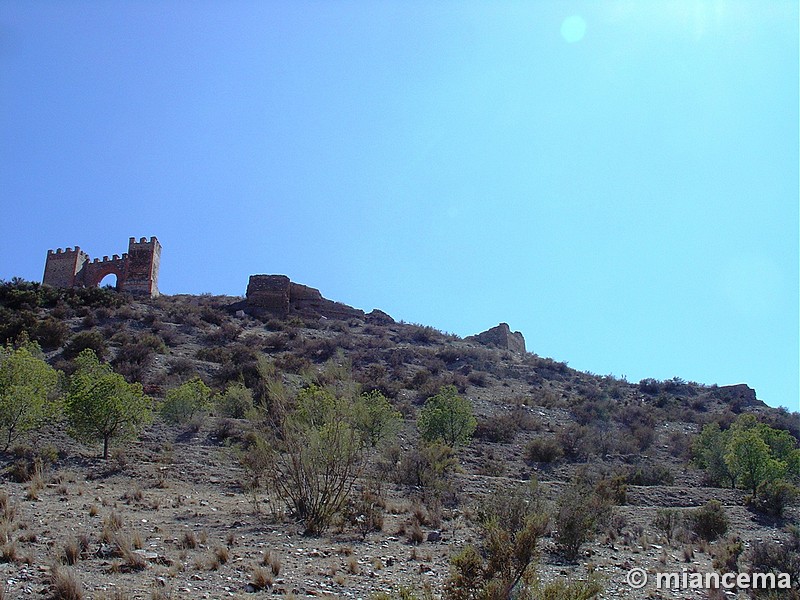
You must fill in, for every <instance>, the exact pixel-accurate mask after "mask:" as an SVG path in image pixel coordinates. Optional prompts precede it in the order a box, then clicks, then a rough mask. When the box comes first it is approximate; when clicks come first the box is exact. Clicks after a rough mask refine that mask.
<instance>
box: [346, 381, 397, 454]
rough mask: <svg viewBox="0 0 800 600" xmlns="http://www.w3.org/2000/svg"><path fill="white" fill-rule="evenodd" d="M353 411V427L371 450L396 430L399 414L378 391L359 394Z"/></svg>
mask: <svg viewBox="0 0 800 600" xmlns="http://www.w3.org/2000/svg"><path fill="white" fill-rule="evenodd" d="M355 409H356V410H355V415H354V417H355V427H356V429H358V430H359V431H360V432H361V433H362V434H363V435H364V438H365V439H366V441H367V442H368V443H369V445H370V446H372V447H373V448H374V447H375V446H377V445H378V442H380V441H381V440H382V439H384V438H386V437H387V436H389V435H391V434H392V433H394V432H395V431H396V430H397V426H398V423H399V422H400V413H399V412H398V411H396V410H395V409H394V408H393V407H392V405H391V404H390V403H389V401H388V400H387V399H386V396H384V395H383V394H381V393H380V392H379V391H378V390H373V391H371V392H364V393H363V394H361V398H360V401H359V402H358V403H357V404H356V406H355Z"/></svg>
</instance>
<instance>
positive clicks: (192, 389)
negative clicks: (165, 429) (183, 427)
mask: <svg viewBox="0 0 800 600" xmlns="http://www.w3.org/2000/svg"><path fill="white" fill-rule="evenodd" d="M209 398H211V389H210V388H209V387H208V386H207V385H206V384H205V383H203V380H202V379H200V378H199V377H193V378H192V379H190V380H189V381H187V382H185V383H183V384H181V385H179V386H178V387H176V388H172V389H171V390H168V391H167V395H166V399H165V400H164V404H162V405H161V409H160V412H161V416H162V417H163V418H164V420H165V421H167V422H168V423H173V424H176V423H188V422H189V421H190V420H191V419H192V418H193V417H194V416H195V415H196V414H197V413H199V412H201V411H203V410H206V409H207V408H208V407H209Z"/></svg>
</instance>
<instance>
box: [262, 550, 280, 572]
mask: <svg viewBox="0 0 800 600" xmlns="http://www.w3.org/2000/svg"><path fill="white" fill-rule="evenodd" d="M261 564H262V565H264V566H265V567H269V568H270V570H271V571H272V574H273V575H274V576H275V577H277V576H278V575H280V573H281V559H280V557H279V556H278V555H277V554H275V553H274V552H273V551H272V550H267V551H266V552H264V556H263V557H262V558H261Z"/></svg>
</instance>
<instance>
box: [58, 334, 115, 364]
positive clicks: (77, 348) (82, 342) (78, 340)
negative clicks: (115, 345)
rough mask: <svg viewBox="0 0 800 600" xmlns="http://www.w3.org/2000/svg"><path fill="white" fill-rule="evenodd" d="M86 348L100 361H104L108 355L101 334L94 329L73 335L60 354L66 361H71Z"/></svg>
mask: <svg viewBox="0 0 800 600" xmlns="http://www.w3.org/2000/svg"><path fill="white" fill-rule="evenodd" d="M86 348H90V349H91V350H94V353H95V354H96V355H97V358H99V359H100V360H104V359H105V357H106V355H107V354H108V346H106V340H105V338H104V337H103V334H101V333H100V332H99V331H97V330H96V329H92V330H90V331H81V332H80V333H78V334H76V335H74V336H73V337H72V339H71V340H70V341H69V342H68V343H67V346H66V347H65V348H64V351H63V353H62V354H63V356H64V358H66V359H67V360H72V359H74V358H75V357H76V356H78V354H80V353H81V352H82V351H84V350H85V349H86Z"/></svg>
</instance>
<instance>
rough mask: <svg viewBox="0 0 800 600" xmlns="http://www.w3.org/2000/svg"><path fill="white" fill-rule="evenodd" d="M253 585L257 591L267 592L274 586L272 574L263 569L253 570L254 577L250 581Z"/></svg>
mask: <svg viewBox="0 0 800 600" xmlns="http://www.w3.org/2000/svg"><path fill="white" fill-rule="evenodd" d="M250 585H252V586H253V587H254V588H256V589H257V590H265V589H267V588H268V587H269V586H271V585H272V573H270V572H269V571H267V570H266V569H264V568H262V567H256V568H255V569H253V577H252V579H251V580H250Z"/></svg>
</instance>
